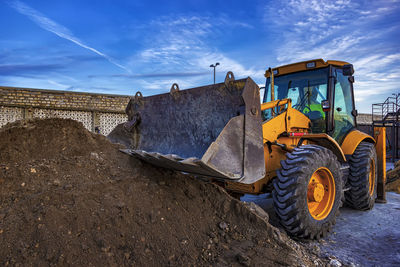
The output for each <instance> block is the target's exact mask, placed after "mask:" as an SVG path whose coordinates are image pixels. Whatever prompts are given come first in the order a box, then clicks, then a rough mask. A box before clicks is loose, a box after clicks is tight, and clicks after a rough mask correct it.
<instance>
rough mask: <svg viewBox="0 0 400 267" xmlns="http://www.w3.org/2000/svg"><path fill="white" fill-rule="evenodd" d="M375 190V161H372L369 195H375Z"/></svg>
mask: <svg viewBox="0 0 400 267" xmlns="http://www.w3.org/2000/svg"><path fill="white" fill-rule="evenodd" d="M374 189H375V160H371V163H370V166H369V195H370V196H372V195H373V194H374Z"/></svg>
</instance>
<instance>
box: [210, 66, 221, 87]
mask: <svg viewBox="0 0 400 267" xmlns="http://www.w3.org/2000/svg"><path fill="white" fill-rule="evenodd" d="M218 65H219V63H218V62H217V63H215V65H214V64H211V65H210V68H214V84H215V68H216V67H217V66H218Z"/></svg>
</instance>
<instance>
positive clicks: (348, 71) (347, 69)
mask: <svg viewBox="0 0 400 267" xmlns="http://www.w3.org/2000/svg"><path fill="white" fill-rule="evenodd" d="M353 74H354V68H353V65H352V64H347V65H344V66H343V75H344V76H351V75H353Z"/></svg>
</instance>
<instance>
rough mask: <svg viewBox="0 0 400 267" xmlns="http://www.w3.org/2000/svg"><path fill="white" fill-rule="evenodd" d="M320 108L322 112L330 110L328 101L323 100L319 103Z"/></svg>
mask: <svg viewBox="0 0 400 267" xmlns="http://www.w3.org/2000/svg"><path fill="white" fill-rule="evenodd" d="M321 107H322V110H323V111H324V112H327V111H329V110H331V104H330V103H329V101H328V100H323V101H322V102H321Z"/></svg>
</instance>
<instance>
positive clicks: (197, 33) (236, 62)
mask: <svg viewBox="0 0 400 267" xmlns="http://www.w3.org/2000/svg"><path fill="white" fill-rule="evenodd" d="M399 14H400V1H399V0H392V1H389V0H387V1H379V0H378V1H347V0H338V1H326V0H322V1H315V0H308V1H305V0H290V1H256V0H255V1H243V0H242V1H229V2H228V1H221V0H213V1H195V0H186V1H173V0H170V1H127V0H126V1H111V0H109V1H101V0H98V1H77V0H69V1H61V0H59V1H55V0H52V1H14V0H6V1H0V17H1V18H0V20H1V25H2V27H1V28H0V36H1V38H0V60H1V61H0V85H3V86H19V87H30V88H46V89H57V90H71V91H85V92H98V93H110V94H128V95H133V94H134V93H135V92H136V91H138V90H140V91H142V92H143V94H144V95H151V94H156V93H161V92H167V91H169V89H170V87H171V85H172V83H175V82H177V83H178V84H179V86H180V88H181V89H185V88H190V87H194V86H200V85H204V84H209V83H212V69H211V68H210V67H209V65H210V64H212V63H215V62H219V63H220V64H221V65H220V66H218V67H217V82H222V81H223V79H224V77H225V74H226V72H227V71H233V73H234V74H235V77H236V78H240V77H246V76H251V77H252V78H253V79H254V80H255V81H256V82H257V83H259V84H260V85H261V84H264V82H265V80H264V76H263V74H264V71H265V69H267V68H268V67H269V66H271V67H274V66H279V65H282V64H287V63H292V62H296V61H301V60H307V59H314V58H323V59H325V60H327V59H336V60H344V61H348V62H351V63H353V64H354V66H355V71H356V72H355V78H356V83H355V95H356V101H357V108H358V109H359V111H361V112H370V109H371V103H374V102H382V101H383V100H385V99H386V97H387V96H389V95H390V94H392V93H397V92H400V45H399V44H400V15H399Z"/></svg>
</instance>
